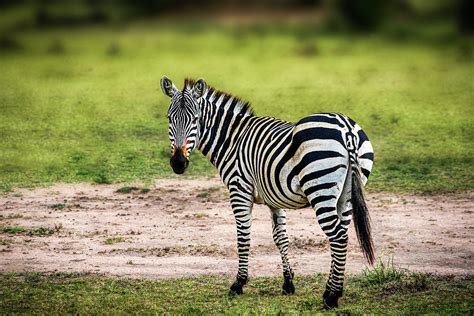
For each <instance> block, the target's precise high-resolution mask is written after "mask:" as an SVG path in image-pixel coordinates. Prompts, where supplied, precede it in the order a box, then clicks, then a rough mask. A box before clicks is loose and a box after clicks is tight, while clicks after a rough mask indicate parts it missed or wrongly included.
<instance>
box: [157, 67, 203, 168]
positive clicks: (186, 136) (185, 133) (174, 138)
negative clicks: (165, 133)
mask: <svg viewBox="0 0 474 316" xmlns="http://www.w3.org/2000/svg"><path fill="white" fill-rule="evenodd" d="M186 82H188V81H186ZM160 85H161V89H162V90H163V93H164V94H165V95H167V96H169V97H170V98H171V104H170V107H169V109H168V120H169V137H170V142H171V160H170V164H171V167H172V168H173V171H174V172H175V173H177V174H182V173H184V171H185V170H186V168H187V167H188V164H189V160H188V157H189V155H190V154H191V151H192V150H193V149H194V148H195V147H196V145H197V142H198V140H199V130H200V129H199V115H200V110H199V100H200V98H201V97H202V96H203V94H204V92H205V91H206V89H207V85H206V82H205V81H204V80H203V79H199V80H198V81H196V82H192V83H191V84H187V83H185V86H184V88H183V90H182V91H179V90H178V89H177V88H176V87H175V85H174V84H173V83H172V82H171V80H169V79H168V78H166V76H163V78H161V81H160Z"/></svg>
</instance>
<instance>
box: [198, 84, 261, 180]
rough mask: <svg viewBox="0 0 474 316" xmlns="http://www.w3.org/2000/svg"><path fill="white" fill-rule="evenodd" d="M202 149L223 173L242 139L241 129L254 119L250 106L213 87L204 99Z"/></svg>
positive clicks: (202, 100)
mask: <svg viewBox="0 0 474 316" xmlns="http://www.w3.org/2000/svg"><path fill="white" fill-rule="evenodd" d="M200 108H201V122H200V126H201V129H200V132H199V144H198V147H197V148H198V149H199V150H200V151H201V152H202V153H203V155H204V156H206V158H207V159H208V160H209V161H210V162H211V163H212V164H213V165H214V166H215V167H216V168H217V169H218V170H219V172H221V171H222V169H223V168H225V162H226V161H225V160H226V159H225V157H226V156H227V154H228V153H229V152H230V151H231V150H232V147H233V144H234V143H235V141H236V140H237V139H238V138H239V131H240V130H242V128H240V127H241V126H242V125H243V124H245V122H248V120H249V119H250V118H251V117H253V116H254V114H253V112H252V110H251V108H250V106H249V104H248V103H246V102H243V101H242V100H240V99H239V98H236V97H233V96H231V95H229V94H227V93H223V92H220V91H216V90H214V89H212V88H210V89H209V90H208V91H207V92H206V94H205V95H204V96H203V97H202V98H201V102H200Z"/></svg>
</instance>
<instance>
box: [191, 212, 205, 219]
mask: <svg viewBox="0 0 474 316" xmlns="http://www.w3.org/2000/svg"><path fill="white" fill-rule="evenodd" d="M194 217H196V218H197V219H202V218H205V217H209V215H207V214H206V213H196V214H194Z"/></svg>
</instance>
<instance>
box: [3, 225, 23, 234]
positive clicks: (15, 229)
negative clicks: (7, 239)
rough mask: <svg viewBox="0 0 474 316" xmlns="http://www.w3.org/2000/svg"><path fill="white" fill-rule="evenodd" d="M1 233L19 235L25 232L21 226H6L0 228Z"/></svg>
mask: <svg viewBox="0 0 474 316" xmlns="http://www.w3.org/2000/svg"><path fill="white" fill-rule="evenodd" d="M1 231H2V233H5V234H21V233H24V232H26V229H25V228H24V227H21V226H6V227H2V228H1Z"/></svg>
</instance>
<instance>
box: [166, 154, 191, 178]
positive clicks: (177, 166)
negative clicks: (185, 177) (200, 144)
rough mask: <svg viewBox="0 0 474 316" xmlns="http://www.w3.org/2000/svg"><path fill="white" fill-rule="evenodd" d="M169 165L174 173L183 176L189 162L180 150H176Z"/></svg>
mask: <svg viewBox="0 0 474 316" xmlns="http://www.w3.org/2000/svg"><path fill="white" fill-rule="evenodd" d="M170 165H171V168H173V171H174V173H176V174H183V173H184V171H185V170H186V168H187V167H188V165H189V160H188V159H187V158H186V157H185V156H184V155H183V153H182V151H181V150H176V151H175V154H174V155H173V156H172V157H171V159H170Z"/></svg>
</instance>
